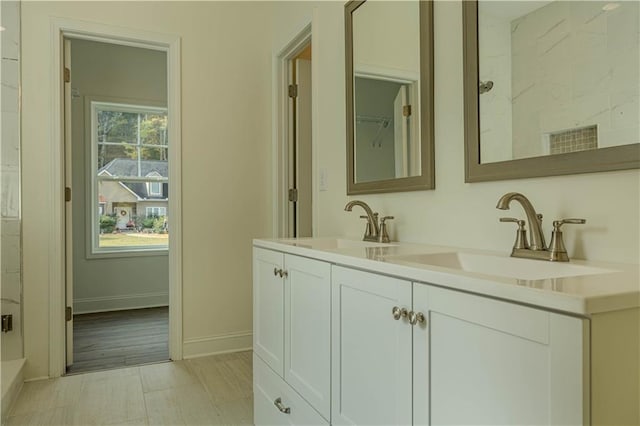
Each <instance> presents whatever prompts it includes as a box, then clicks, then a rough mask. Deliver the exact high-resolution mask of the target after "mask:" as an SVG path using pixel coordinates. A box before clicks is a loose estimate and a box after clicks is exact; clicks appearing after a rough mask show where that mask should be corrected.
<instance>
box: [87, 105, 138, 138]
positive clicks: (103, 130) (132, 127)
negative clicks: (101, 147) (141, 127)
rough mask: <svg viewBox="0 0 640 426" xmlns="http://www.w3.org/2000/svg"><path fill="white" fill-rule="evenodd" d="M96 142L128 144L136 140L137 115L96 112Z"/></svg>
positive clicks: (118, 112) (133, 113) (131, 113)
mask: <svg viewBox="0 0 640 426" xmlns="http://www.w3.org/2000/svg"><path fill="white" fill-rule="evenodd" d="M97 119H98V129H97V135H98V142H129V143H137V140H138V113H135V112H120V111H105V110H102V109H99V110H97Z"/></svg>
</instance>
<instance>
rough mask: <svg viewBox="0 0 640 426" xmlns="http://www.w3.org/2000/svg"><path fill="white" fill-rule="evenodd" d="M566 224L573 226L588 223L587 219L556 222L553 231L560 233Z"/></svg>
mask: <svg viewBox="0 0 640 426" xmlns="http://www.w3.org/2000/svg"><path fill="white" fill-rule="evenodd" d="M565 223H568V224H571V225H582V224H585V223H587V221H586V219H573V218H572V219H561V220H554V221H553V229H554V230H555V231H559V230H560V227H561V226H562V225H564V224H565Z"/></svg>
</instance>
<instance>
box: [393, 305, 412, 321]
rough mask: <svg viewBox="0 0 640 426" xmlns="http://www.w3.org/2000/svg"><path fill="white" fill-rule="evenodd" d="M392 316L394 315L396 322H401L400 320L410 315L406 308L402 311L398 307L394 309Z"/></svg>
mask: <svg viewBox="0 0 640 426" xmlns="http://www.w3.org/2000/svg"><path fill="white" fill-rule="evenodd" d="M391 314H392V315H393V319H394V320H399V319H400V318H406V317H407V315H409V313H408V312H407V309H406V308H402V309H400V308H399V307H397V306H394V307H393V309H392V310H391Z"/></svg>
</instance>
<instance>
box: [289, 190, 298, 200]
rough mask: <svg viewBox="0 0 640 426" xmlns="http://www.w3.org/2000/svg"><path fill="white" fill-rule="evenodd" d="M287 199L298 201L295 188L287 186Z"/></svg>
mask: <svg viewBox="0 0 640 426" xmlns="http://www.w3.org/2000/svg"><path fill="white" fill-rule="evenodd" d="M289 201H292V202H294V203H295V202H296V201H298V190H297V189H296V188H289Z"/></svg>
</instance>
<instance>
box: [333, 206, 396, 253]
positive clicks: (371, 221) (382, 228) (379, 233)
mask: <svg viewBox="0 0 640 426" xmlns="http://www.w3.org/2000/svg"><path fill="white" fill-rule="evenodd" d="M353 206H360V207H362V208H363V209H364V211H365V213H366V214H367V215H366V216H360V217H361V218H363V219H367V227H366V228H365V231H364V236H363V237H362V240H363V241H378V242H381V243H388V242H389V241H390V240H389V234H388V233H387V227H386V226H387V225H386V223H385V221H386V220H388V219H393V216H385V217H383V218H382V219H380V223H378V213H374V212H373V210H371V207H369V205H368V204H367V203H365V202H364V201H360V200H353V201H349V202H348V203H347V205H346V206H344V210H345V211H347V212H350V211H351V209H352V208H353Z"/></svg>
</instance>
